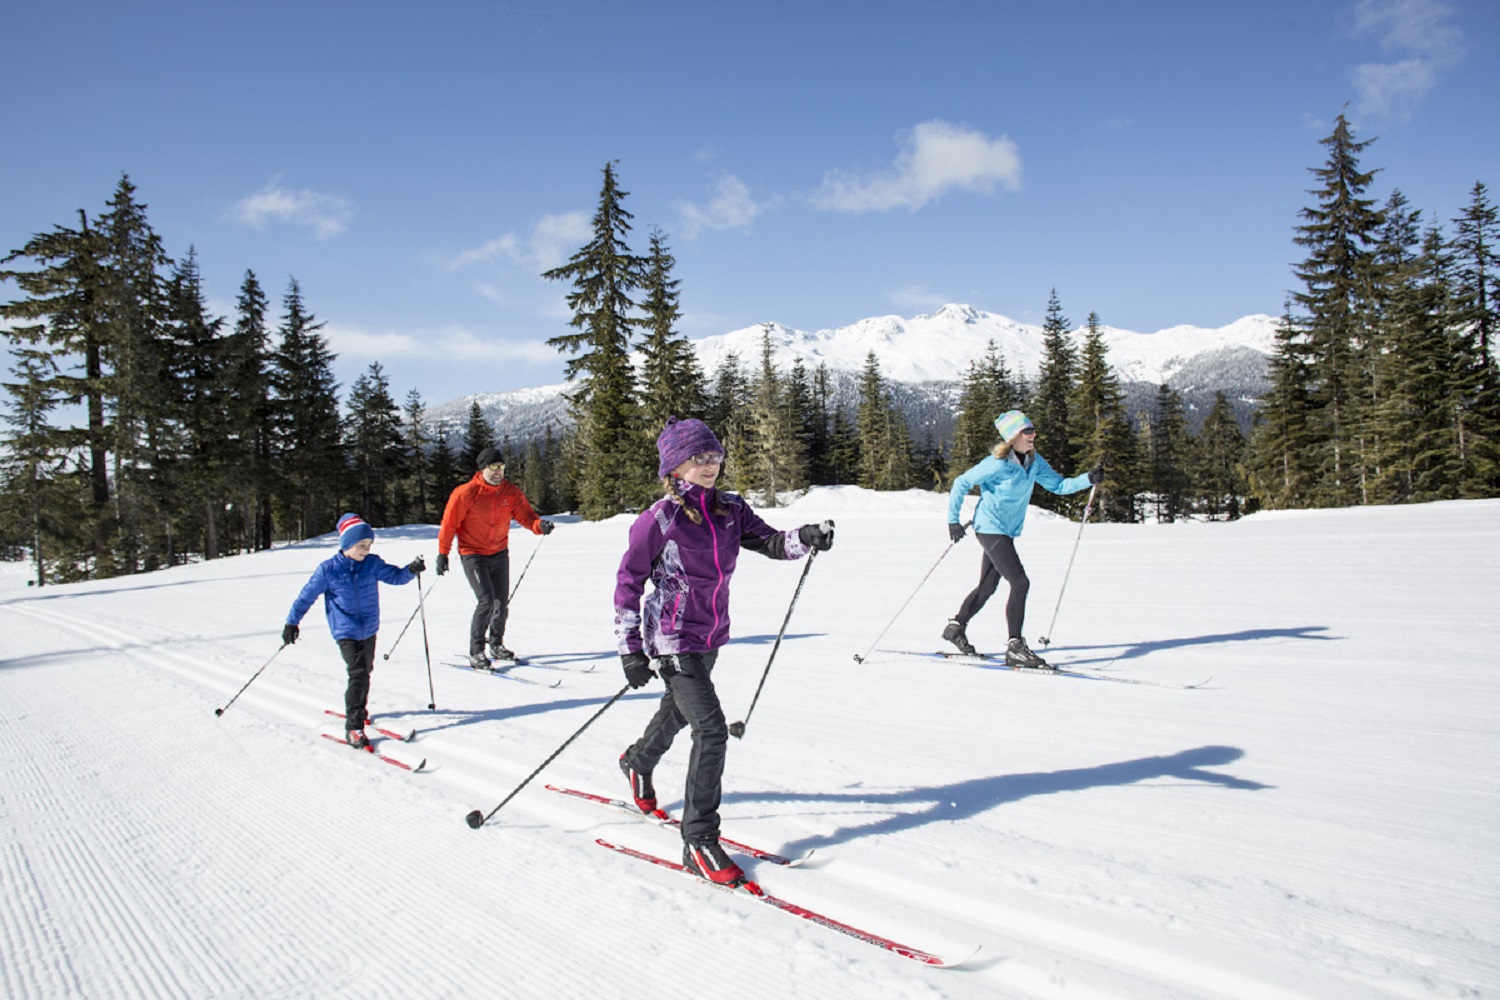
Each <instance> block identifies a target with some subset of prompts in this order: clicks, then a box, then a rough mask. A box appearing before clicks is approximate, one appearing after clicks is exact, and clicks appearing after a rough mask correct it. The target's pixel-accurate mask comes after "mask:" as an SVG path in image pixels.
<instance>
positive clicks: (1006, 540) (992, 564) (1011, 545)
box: [953, 531, 1031, 639]
mask: <svg viewBox="0 0 1500 1000" xmlns="http://www.w3.org/2000/svg"><path fill="white" fill-rule="evenodd" d="M974 537H975V538H977V539H979V546H980V548H982V549H984V557H983V559H982V560H981V562H980V565H979V584H978V586H976V587H975V588H974V589H973V590H971V591H970V592H969V596H968V597H965V598H964V602H963V604H962V605H960V606H959V609H958V614H956V615H954V616H953V617H954V618H956V619H957V620H958V621H959V623H960V624H962V625H964V626H965V627H967V626H968V624H969V620H970V619H972V618H973V617H974V616H975V615H977V614H979V609H980V608H982V607H984V605H985V602H986V601H988V600H989V599H990V597H991V596H992V595H993V594H994V593H995V589H996V588H997V587H999V586H1000V581H1001V579H1004V580H1006V581H1007V582H1008V583H1009V584H1010V597H1009V598H1007V599H1006V602H1005V627H1006V628H1008V629H1009V630H1010V632H1009V635H1008V638H1011V639H1017V638H1020V636H1021V626H1022V625H1023V624H1025V621H1026V595H1027V593H1028V592H1029V591H1030V590H1031V578H1030V577H1028V576H1027V575H1026V567H1024V566H1022V565H1021V557H1020V556H1018V555H1016V540H1015V539H1014V538H1012V537H1010V536H1009V535H987V534H981V533H980V532H977V531H976V532H974Z"/></svg>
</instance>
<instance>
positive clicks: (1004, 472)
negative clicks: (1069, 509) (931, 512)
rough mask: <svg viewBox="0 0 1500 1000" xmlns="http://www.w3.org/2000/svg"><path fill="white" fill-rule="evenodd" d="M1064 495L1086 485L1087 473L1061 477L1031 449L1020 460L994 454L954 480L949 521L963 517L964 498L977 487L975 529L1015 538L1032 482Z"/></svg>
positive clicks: (1028, 500) (1087, 482)
mask: <svg viewBox="0 0 1500 1000" xmlns="http://www.w3.org/2000/svg"><path fill="white" fill-rule="evenodd" d="M1037 483H1041V484H1042V486H1043V487H1044V488H1045V489H1047V490H1049V491H1051V492H1053V493H1056V494H1058V495H1059V496H1066V495H1067V494H1069V493H1077V492H1078V491H1079V490H1086V489H1088V488H1089V477H1088V473H1084V474H1083V475H1081V476H1074V477H1072V478H1071V479H1064V478H1063V477H1062V476H1060V475H1058V474H1057V471H1056V470H1055V469H1053V468H1052V466H1050V465H1048V464H1047V460H1046V459H1045V458H1043V457H1042V456H1040V455H1038V454H1037V453H1036V451H1035V450H1034V449H1033V450H1032V451H1030V452H1028V453H1027V457H1026V461H1024V462H1023V461H1021V459H1020V457H1019V456H1017V455H1016V453H1015V452H1011V453H1010V454H1009V455H1007V456H1005V457H1004V458H995V457H994V456H993V455H992V456H990V457H989V458H986V459H985V460H984V461H982V462H980V463H979V464H978V465H975V466H974V467H973V468H971V469H969V471H967V472H965V473H964V474H963V475H961V476H959V477H958V478H957V479H955V480H953V489H952V490H950V491H949V492H948V523H949V524H958V523H959V521H960V520H961V518H962V511H963V505H964V497H966V496H968V495H969V491H970V490H972V489H973V488H974V487H976V486H977V487H979V506H978V507H976V508H975V509H974V530H975V531H978V532H983V533H984V534H986V535H1009V536H1010V537H1012V538H1017V537H1019V536H1020V534H1021V528H1022V527H1023V526H1024V525H1025V523H1026V507H1027V505H1028V504H1030V503H1031V490H1032V487H1033V486H1034V485H1036V484H1037Z"/></svg>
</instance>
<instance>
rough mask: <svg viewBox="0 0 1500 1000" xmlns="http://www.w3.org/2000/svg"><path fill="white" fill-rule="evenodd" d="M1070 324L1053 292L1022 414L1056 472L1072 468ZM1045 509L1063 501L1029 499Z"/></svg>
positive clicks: (1045, 496)
mask: <svg viewBox="0 0 1500 1000" xmlns="http://www.w3.org/2000/svg"><path fill="white" fill-rule="evenodd" d="M1071 326H1072V324H1071V323H1069V322H1068V319H1067V317H1066V316H1064V315H1063V311H1062V303H1061V301H1059V299H1058V297H1057V289H1055V288H1054V289H1053V290H1052V295H1051V297H1050V298H1049V299H1048V300H1047V315H1046V317H1045V319H1043V321H1042V362H1041V365H1040V366H1039V368H1038V370H1037V378H1036V386H1035V387H1034V388H1033V390H1032V393H1031V398H1030V399H1029V400H1028V401H1027V403H1026V415H1027V416H1028V417H1030V418H1031V422H1032V423H1034V424H1035V425H1036V428H1037V435H1038V438H1039V441H1040V442H1045V446H1043V445H1042V444H1041V443H1039V444H1038V449H1039V450H1041V451H1042V452H1043V454H1045V455H1046V456H1047V462H1048V463H1049V464H1050V465H1052V467H1053V468H1056V469H1064V470H1066V469H1072V468H1073V467H1074V465H1075V464H1076V463H1075V462H1074V459H1073V447H1072V443H1071V441H1070V439H1069V428H1070V427H1071V425H1072V420H1071V419H1069V401H1070V400H1071V398H1072V395H1073V382H1074V380H1075V379H1076V378H1077V368H1078V351H1077V349H1076V348H1074V346H1073V341H1072V337H1071V334H1070V332H1069V330H1070V328H1071ZM1032 502H1033V503H1035V504H1036V505H1037V506H1039V507H1045V508H1047V509H1048V510H1062V509H1066V504H1065V503H1064V498H1062V497H1058V496H1055V495H1053V494H1051V493H1048V492H1046V491H1043V490H1038V491H1037V495H1036V496H1035V497H1034V498H1033V500H1032Z"/></svg>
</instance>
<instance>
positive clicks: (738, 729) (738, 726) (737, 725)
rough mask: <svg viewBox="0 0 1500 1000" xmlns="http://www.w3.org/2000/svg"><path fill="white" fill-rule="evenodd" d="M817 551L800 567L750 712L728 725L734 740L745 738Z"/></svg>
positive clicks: (814, 550)
mask: <svg viewBox="0 0 1500 1000" xmlns="http://www.w3.org/2000/svg"><path fill="white" fill-rule="evenodd" d="M817 555H818V550H817V549H813V550H812V552H811V553H809V554H808V557H807V565H806V566H804V567H802V576H801V577H800V578H799V579H798V580H797V589H796V590H795V591H793V592H792V603H791V604H790V605H788V606H787V609H786V617H785V618H783V619H782V620H781V631H780V632H777V633H776V643H775V645H773V646H772V647H771V655H770V656H769V657H768V658H767V659H766V669H765V670H763V671H761V675H760V683H759V684H757V685H755V697H754V698H751V699H750V710H749V711H747V712H746V713H745V718H744V721H743V722H731V723H730V724H729V735H730V736H733V737H734V738H735V739H737V740H738V739H743V738H744V736H745V723H746V722H749V721H750V716H751V715H752V714H753V713H754V712H755V703H756V702H758V701H760V689H761V688H763V687H765V686H766V678H767V677H768V676H769V675H770V673H771V664H772V663H775V662H776V651H777V650H778V649H780V648H781V637H782V636H784V635H786V626H787V622H789V621H791V620H792V609H793V608H795V607H796V606H797V598H798V597H800V596H802V585H803V584H804V583H806V582H807V574H808V571H810V570H811V569H812V564H813V560H814V559H815V558H817Z"/></svg>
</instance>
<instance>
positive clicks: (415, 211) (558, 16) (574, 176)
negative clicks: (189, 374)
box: [0, 0, 1500, 404]
mask: <svg viewBox="0 0 1500 1000" xmlns="http://www.w3.org/2000/svg"><path fill="white" fill-rule="evenodd" d="M1497 40H1500V4H1493V3H1490V2H1488V0H1442V2H1440V0H1258V2H1248V0H1246V2H1230V0H1222V2H1221V0H1202V2H1189V0H1158V2H1140V3H1133V2H1127V0H1077V2H1040V0H1038V2H1033V3H1024V4H1023V3H1012V2H1004V0H990V2H983V0H969V2H962V3H960V2H949V0H926V2H923V3H914V2H903V3H894V2H885V0H838V2H832V0H821V2H820V0H800V2H781V0H762V2H759V3H754V4H735V3H720V2H715V0H682V2H678V0H660V2H649V0H648V2H629V0H520V2H518V3H471V2H466V0H433V2H431V3H428V4H420V5H419V4H411V3H392V2H386V0H362V2H358V3H355V2H344V3H331V2H325V0H297V2H285V0H262V2H256V3H245V4H221V3H204V2H202V0H195V2H185V0H183V2H179V0H164V2H157V3H134V2H129V0H113V2H107V3H106V2H97V0H87V2H82V3H77V2H73V3H30V4H15V5H12V9H11V10H9V11H8V12H7V14H6V16H5V30H4V32H3V34H0V65H4V66H5V68H6V78H7V80H8V81H9V84H8V89H9V94H8V95H7V98H6V100H5V102H4V105H3V110H0V123H3V134H4V135H5V136H6V137H7V147H8V151H7V154H6V155H5V156H3V157H0V190H3V191H4V193H5V194H4V197H3V199H0V244H3V247H0V249H3V250H6V251H8V250H11V249H14V248H18V247H19V246H21V245H22V244H23V243H24V242H25V240H26V239H27V238H29V237H30V236H31V235H32V234H33V233H36V232H41V231H45V230H47V229H50V228H52V227H53V226H54V225H71V224H73V222H74V220H75V219H76V211H77V209H79V208H83V209H87V210H89V211H90V212H98V211H101V210H102V209H103V206H104V204H105V202H106V201H107V200H108V199H109V197H110V196H111V194H112V193H113V191H114V188H115V185H116V183H117V182H118V180H119V177H120V175H121V174H122V173H128V174H129V175H130V177H131V180H132V181H133V182H134V183H135V184H136V185H137V187H138V189H139V191H138V197H139V198H140V199H141V200H142V201H143V202H145V203H146V204H147V206H148V217H149V218H150V220H151V222H152V224H153V226H154V227H155V228H156V230H157V232H158V233H159V234H161V236H162V237H163V238H164V240H165V241H166V244H167V251H168V253H169V254H170V255H172V256H173V257H181V256H183V255H185V254H186V252H187V249H188V247H189V246H194V247H196V249H197V252H198V255H199V262H200V266H201V269H202V273H203V276H204V279H205V281H206V285H207V288H208V293H209V295H210V298H211V304H212V305H213V307H214V308H215V310H216V311H217V312H219V313H222V314H231V313H232V309H233V301H234V297H235V294H236V292H237V290H238V287H239V284H240V281H241V279H242V278H243V276H244V273H245V271H246V270H247V269H250V270H254V271H255V273H256V274H257V276H258V277H259V278H260V280H261V282H262V284H263V285H264V286H265V287H266V289H267V292H268V293H269V294H270V296H271V297H272V300H273V302H274V303H275V304H276V305H277V307H278V312H279V304H280V299H281V296H282V294H283V292H284V291H285V288H286V285H287V282H288V279H289V278H290V277H295V278H296V279H297V280H298V282H299V283H300V284H301V287H302V290H303V295H304V300H305V302H306V304H307V306H308V307H309V308H310V309H311V310H312V312H313V313H314V314H315V315H316V316H317V317H318V318H319V319H321V320H323V321H325V322H326V323H327V324H328V326H327V331H326V332H327V335H328V337H329V340H330V343H331V345H332V348H333V350H334V351H335V352H337V353H338V354H339V355H340V358H339V362H338V375H339V377H340V380H341V381H342V382H343V384H344V385H345V387H347V386H348V384H349V383H350V382H351V381H352V380H353V379H354V378H355V377H357V376H358V375H359V374H360V373H361V372H363V371H364V370H365V369H367V368H368V366H369V364H370V363H371V362H372V361H380V362H381V363H382V364H383V365H384V367H385V369H386V371H387V373H388V374H389V376H390V378H391V383H392V389H393V391H394V393H395V394H396V396H397V398H398V399H399V398H401V397H404V395H405V394H406V392H407V391H408V390H409V389H413V388H415V389H417V390H419V391H420V392H421V393H422V394H423V396H424V397H425V398H426V399H427V401H428V402H429V403H430V404H432V403H440V402H444V401H446V400H448V399H451V398H454V397H456V396H460V395H463V394H465V393H470V392H478V391H502V390H506V389H514V388H521V387H526V386H532V385H542V384H548V383H553V382H557V381H560V380H561V373H562V369H563V364H564V362H565V359H564V358H563V357H562V356H561V355H559V354H557V353H556V352H555V351H554V350H552V349H551V348H548V347H547V346H546V345H545V341H546V340H547V338H549V337H552V336H556V335H557V334H559V333H562V332H565V330H566V322H567V319H568V316H567V312H566V306H565V303H564V295H565V294H566V292H567V291H568V290H569V289H568V288H567V287H566V286H564V285H561V284H556V283H550V282H545V281H543V280H541V278H540V277H539V275H540V273H541V271H543V270H544V269H546V268H549V267H552V266H555V265H557V264H559V263H561V262H563V261H564V260H565V259H566V258H567V257H568V256H569V255H570V254H572V253H573V252H574V251H576V250H577V249H578V248H579V247H580V246H581V245H582V244H583V243H584V242H585V241H586V240H587V238H588V223H589V219H590V217H591V215H592V213H593V210H594V207H595V205H596V204H597V199H598V194H599V188H600V183H601V180H602V170H603V168H604V165H605V164H606V163H607V162H610V161H615V162H616V163H617V170H618V175H619V178H620V182H621V185H622V187H623V188H624V189H625V190H626V191H628V192H629V197H628V198H627V199H626V202H625V207H626V208H627V209H628V210H629V211H631V212H632V213H633V214H634V216H635V219H634V224H635V229H634V231H633V233H632V237H631V238H632V246H633V247H634V249H636V250H637V251H638V252H641V253H644V252H645V251H646V249H647V241H648V237H649V233H650V231H651V229H652V227H656V228H659V229H660V230H661V231H662V232H663V233H664V235H665V236H666V239H667V241H668V244H669V246H670V248H671V250H672V252H673V253H674V254H675V256H676V258H677V268H676V272H675V273H676V275H677V277H678V278H679V279H680V280H681V282H682V286H681V292H682V308H683V311H684V319H683V323H682V328H683V330H684V332H685V333H687V334H688V335H689V336H692V337H700V336H707V335H710V334H716V333H723V332H726V331H729V330H733V329H739V328H742V327H746V326H751V325H754V324H757V323H761V322H765V321H776V322H780V323H784V324H786V325H788V326H792V327H796V328H798V329H805V330H817V329H823V328H828V327H835V326H842V325H845V324H848V323H852V322H854V321H856V320H859V319H862V318H864V317H867V316H874V315H881V314H891V313H893V314H898V315H902V316H913V315H917V314H919V313H924V312H930V311H933V310H935V309H937V308H938V307H940V306H941V305H942V304H944V303H945V302H962V303H966V304H968V305H972V306H975V307H977V308H980V309H984V310H988V311H991V312H997V313H1002V314H1004V315H1007V316H1011V317H1013V318H1015V319H1019V320H1022V321H1025V322H1033V323H1035V322H1040V320H1041V317H1042V315H1043V313H1044V311H1045V308H1046V305H1047V301H1048V297H1049V295H1050V293H1051V291H1052V290H1053V289H1056V291H1057V294H1058V296H1059V299H1060V301H1061V303H1062V306H1063V310H1064V313H1065V314H1066V315H1067V316H1068V317H1069V318H1070V319H1071V320H1072V321H1073V322H1074V323H1075V324H1078V323H1082V321H1083V320H1084V318H1085V317H1086V316H1087V315H1088V314H1089V313H1090V312H1091V311H1092V312H1097V313H1098V314H1099V316H1100V318H1101V320H1102V321H1103V322H1104V323H1105V324H1107V325H1110V326H1115V327H1121V328H1124V329H1130V330H1138V331H1153V330H1157V329H1161V328H1164V327H1167V326H1173V325H1176V324H1192V325H1197V326H1207V327H1213V326H1222V325H1224V324H1227V323H1230V322H1232V321H1233V320H1235V319H1238V318H1239V317H1241V316H1244V315H1247V314H1250V313H1257V312H1266V313H1271V314H1278V313H1279V312H1280V311H1281V309H1282V305H1283V302H1284V300H1285V298H1286V295H1287V292H1288V290H1289V289H1290V288H1291V287H1292V285H1293V279H1292V276H1291V266H1292V264H1293V263H1294V262H1295V261H1296V260H1297V259H1298V258H1299V254H1298V250H1297V248H1296V247H1295V246H1294V245H1293V244H1292V242H1291V237H1292V229H1293V227H1294V226H1295V225H1296V224H1297V222H1298V215H1297V213H1298V211H1299V210H1300V209H1301V208H1303V207H1304V206H1306V205H1308V204H1310V203H1311V200H1312V199H1311V197H1310V196H1309V195H1308V193H1307V192H1308V190H1309V189H1311V188H1313V187H1314V186H1315V179H1314V178H1313V176H1312V174H1311V173H1310V172H1309V170H1310V168H1313V167H1316V166H1320V165H1321V164H1322V162H1323V159H1324V149H1323V147H1322V146H1320V145H1319V144H1318V140H1319V139H1321V138H1323V137H1325V136H1326V135H1327V134H1328V133H1329V131H1330V130H1331V128H1332V123H1333V120H1334V118H1335V116H1336V115H1337V114H1338V113H1339V112H1340V111H1341V110H1344V111H1345V113H1346V114H1347V115H1348V116H1349V118H1350V119H1351V121H1352V122H1353V123H1354V125H1355V128H1356V134H1357V137H1358V138H1360V139H1375V140H1376V141H1375V143H1374V144H1373V145H1372V146H1370V147H1369V148H1368V149H1367V150H1366V151H1365V154H1364V158H1363V160H1362V163H1363V165H1364V166H1366V167H1367V168H1380V170H1381V173H1380V174H1379V175H1378V176H1377V179H1376V183H1375V187H1374V194H1375V195H1376V196H1377V197H1378V198H1379V199H1380V200H1381V201H1383V200H1384V198H1385V197H1386V196H1387V195H1388V194H1389V193H1390V191H1391V189H1392V188H1400V189H1401V191H1402V192H1403V193H1404V194H1405V195H1406V197H1407V198H1408V200H1409V201H1410V202H1411V204H1412V205H1413V206H1414V207H1416V208H1419V209H1422V210H1423V213H1424V219H1426V220H1428V221H1438V222H1442V223H1445V224H1446V223H1447V222H1448V220H1451V219H1452V218H1453V217H1454V215H1456V214H1457V213H1458V212H1459V211H1460V210H1461V209H1462V207H1463V206H1464V205H1466V204H1467V203H1468V202H1469V199H1470V193H1471V190H1472V188H1473V185H1474V183H1475V182H1476V181H1482V182H1484V183H1485V184H1486V186H1487V187H1489V188H1490V190H1491V196H1492V199H1493V198H1496V197H1500V176H1496V174H1495V169H1494V168H1495V166H1496V164H1497V163H1500V156H1497V153H1500V138H1497V130H1496V129H1495V128H1494V121H1495V117H1494V116H1495V95H1496V94H1500V72H1497V71H1496V69H1495V68H1494V64H1495V60H1494V59H1493V54H1494V51H1495V48H1496V42H1497ZM1450 231H1451V230H1450ZM14 295H15V290H14V288H13V287H8V286H0V296H3V297H5V298H7V299H8V298H12V297H13V296H14Z"/></svg>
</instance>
